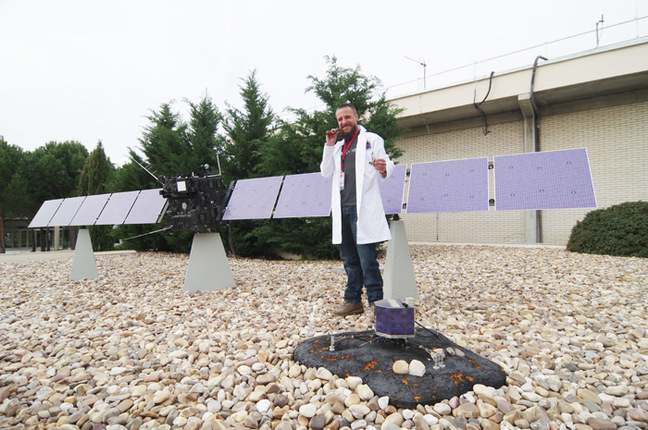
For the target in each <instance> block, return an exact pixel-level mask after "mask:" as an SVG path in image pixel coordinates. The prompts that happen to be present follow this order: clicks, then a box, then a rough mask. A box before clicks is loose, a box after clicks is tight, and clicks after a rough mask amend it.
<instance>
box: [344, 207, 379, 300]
mask: <svg viewBox="0 0 648 430" xmlns="http://www.w3.org/2000/svg"><path fill="white" fill-rule="evenodd" d="M357 220H358V213H357V211H356V207H355V206H343V207H342V243H341V244H340V257H342V261H343V262H344V270H345V271H346V274H347V278H348V280H347V285H346V290H345V292H344V300H345V301H346V302H349V303H362V286H363V285H364V286H365V288H366V289H367V301H368V302H369V305H371V304H372V303H373V302H375V301H377V300H382V298H383V280H382V276H381V274H380V267H379V265H378V256H377V253H376V244H375V243H368V244H365V245H358V244H357V234H356V222H357Z"/></svg>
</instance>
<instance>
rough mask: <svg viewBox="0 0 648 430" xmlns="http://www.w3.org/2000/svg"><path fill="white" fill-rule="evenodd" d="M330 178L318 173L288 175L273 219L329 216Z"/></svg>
mask: <svg viewBox="0 0 648 430" xmlns="http://www.w3.org/2000/svg"><path fill="white" fill-rule="evenodd" d="M331 181H332V179H331V178H325V177H323V176H322V175H321V174H319V173H304V174H300V175H288V176H286V178H285V179H284V182H283V186H282V187H281V193H280V194H279V200H278V201H277V207H276V208H275V211H274V214H273V215H272V217H273V218H299V217H325V216H329V215H330V214H331Z"/></svg>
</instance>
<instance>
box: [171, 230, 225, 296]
mask: <svg viewBox="0 0 648 430" xmlns="http://www.w3.org/2000/svg"><path fill="white" fill-rule="evenodd" d="M235 286H236V283H235V282H234V277H233V276H232V270H231V269H230V266H229V262H228V261H227V255H226V254H225V248H224V247H223V242H222V240H221V237H220V234H218V233H196V234H195V235H194V237H193V242H192V243H191V254H189V266H188V267H187V275H186V276H185V283H184V290H185V291H211V290H222V289H224V288H227V287H235Z"/></svg>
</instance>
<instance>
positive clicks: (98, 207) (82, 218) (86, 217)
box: [70, 194, 110, 225]
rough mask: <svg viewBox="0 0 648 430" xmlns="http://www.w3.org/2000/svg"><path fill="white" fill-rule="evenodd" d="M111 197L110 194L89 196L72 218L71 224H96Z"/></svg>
mask: <svg viewBox="0 0 648 430" xmlns="http://www.w3.org/2000/svg"><path fill="white" fill-rule="evenodd" d="M109 197H110V194H97V195H94V196H87V197H86V198H85V200H84V201H83V203H82V204H81V207H80V208H79V210H78V211H77V213H76V215H75V216H74V218H72V221H71V222H70V225H94V223H95V222H97V218H99V214H101V211H102V210H103V208H104V206H106V202H107V201H108V198H109Z"/></svg>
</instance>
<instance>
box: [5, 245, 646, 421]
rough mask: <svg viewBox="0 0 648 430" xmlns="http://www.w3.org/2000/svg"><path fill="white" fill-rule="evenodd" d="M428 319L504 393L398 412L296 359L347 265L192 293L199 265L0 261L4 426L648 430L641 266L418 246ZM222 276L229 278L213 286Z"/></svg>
mask: <svg viewBox="0 0 648 430" xmlns="http://www.w3.org/2000/svg"><path fill="white" fill-rule="evenodd" d="M411 252H412V262H413V265H414V271H415V274H416V280H417V283H418V287H419V294H420V300H419V302H418V306H417V320H418V321H419V322H421V323H422V324H424V325H425V326H427V327H430V328H434V329H437V330H439V331H441V332H442V333H444V334H445V335H446V336H448V337H449V338H450V339H452V340H453V341H454V342H456V343H458V344H459V345H462V346H465V347H467V348H469V349H471V350H472V351H474V352H476V353H477V354H480V355H482V356H483V357H485V358H488V359H489V360H492V361H494V362H496V363H498V364H499V365H500V366H502V368H503V369H504V370H505V372H506V373H507V375H508V376H507V384H506V385H505V386H503V387H485V386H481V385H476V386H475V387H474V388H473V391H470V392H467V393H466V394H464V395H462V396H460V397H455V398H452V399H450V400H446V401H443V402H440V403H438V404H435V405H419V406H418V407H416V408H412V409H402V408H396V407H394V406H393V405H391V404H390V403H389V399H388V398H385V397H383V398H379V397H377V396H375V395H373V393H372V391H371V389H370V388H369V387H368V386H367V385H366V384H364V383H363V381H362V380H359V378H356V377H348V378H345V379H343V378H338V377H336V376H334V375H331V374H330V372H328V371H327V370H326V369H323V368H320V369H312V368H306V367H305V366H301V365H300V364H298V363H296V362H294V361H293V360H292V351H293V349H294V347H295V346H296V345H297V344H299V343H300V342H301V341H303V340H305V339H307V338H310V337H313V336H317V335H322V334H330V333H337V332H343V331H356V330H358V331H359V330H367V329H368V328H369V327H371V326H372V321H371V319H370V317H369V314H368V313H367V314H365V315H361V316H353V317H346V318H338V317H334V316H332V315H331V310H332V309H333V308H335V307H336V306H337V305H339V304H340V301H341V297H342V290H343V284H344V282H345V276H344V275H343V274H341V273H340V270H339V268H340V266H341V264H340V263H339V262H336V261H314V262H313V261H260V260H248V259H242V258H234V259H231V260H230V264H231V267H232V272H233V274H234V279H235V280H236V282H237V287H236V288H230V289H226V290H220V291H211V292H203V293H191V294H189V293H186V292H184V291H183V290H182V285H183V282H184V274H185V271H186V267H187V263H188V257H187V256H186V255H171V254H159V253H137V254H115V255H101V256H97V267H98V270H99V274H100V277H99V279H95V280H84V281H76V282H73V281H68V274H69V271H70V267H71V260H69V259H66V260H43V261H14V260H11V261H10V260H2V259H0V428H2V429H5V428H6V429H21V428H60V429H103V428H106V429H109V430H121V429H124V428H126V429H137V428H142V429H144V428H160V429H169V428H182V429H224V428H263V429H278V430H284V429H300V428H303V429H305V428H314V429H321V428H330V429H339V428H351V429H363V428H367V429H379V428H382V429H398V428H418V429H423V430H425V429H428V428H429V429H434V430H441V429H462V430H463V429H471V430H478V429H485V430H491V429H512V428H522V429H527V428H530V429H533V430H544V429H553V430H557V429H580V430H587V429H590V428H591V429H594V430H599V429H603V430H607V429H610V430H612V429H617V428H619V429H623V430H630V429H648V324H647V320H648V298H647V297H648V294H647V289H648V259H639V258H617V257H607V256H591V255H580V254H572V253H568V252H566V251H564V250H558V249H539V248H501V247H488V246H422V245H420V246H412V247H411ZM215 276H218V274H215Z"/></svg>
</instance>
